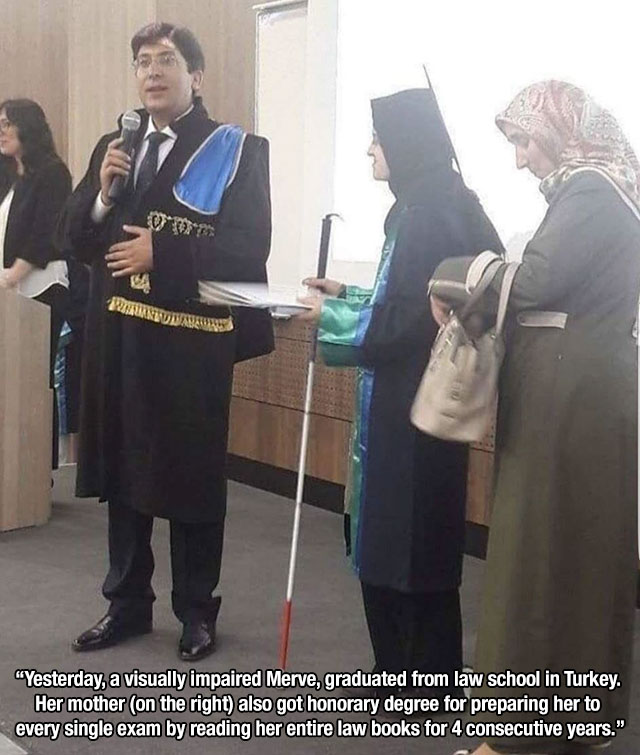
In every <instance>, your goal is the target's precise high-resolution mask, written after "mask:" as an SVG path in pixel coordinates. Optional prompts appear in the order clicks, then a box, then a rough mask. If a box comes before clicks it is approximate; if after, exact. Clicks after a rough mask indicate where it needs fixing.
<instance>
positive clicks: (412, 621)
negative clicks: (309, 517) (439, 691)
mask: <svg viewBox="0 0 640 755" xmlns="http://www.w3.org/2000/svg"><path fill="white" fill-rule="evenodd" d="M361 586H362V597H363V600H364V609H365V614H366V617H367V625H368V627H369V635H370V637H371V644H372V645H373V653H374V656H375V661H376V671H388V672H389V673H394V674H397V673H399V672H400V671H408V672H409V678H410V673H411V671H414V670H415V671H420V672H422V673H430V674H435V673H446V674H449V678H450V681H451V683H453V672H454V671H460V670H461V669H462V618H461V614H460V595H459V592H458V590H457V589H454V590H444V591H442V592H427V593H402V592H398V591H397V590H392V589H389V588H386V587H374V586H373V585H369V584H366V583H364V582H361ZM433 691H434V692H436V691H435V690H433Z"/></svg>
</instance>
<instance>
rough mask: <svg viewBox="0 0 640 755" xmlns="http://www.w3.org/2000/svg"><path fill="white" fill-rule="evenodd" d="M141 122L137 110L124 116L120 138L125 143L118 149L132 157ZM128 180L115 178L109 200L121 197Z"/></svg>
mask: <svg viewBox="0 0 640 755" xmlns="http://www.w3.org/2000/svg"><path fill="white" fill-rule="evenodd" d="M140 122H141V118H140V115H139V113H136V111H135V110H127V112H126V113H125V114H124V115H123V116H122V131H121V133H120V136H121V137H122V138H123V139H124V141H123V142H122V144H121V145H120V146H119V147H118V149H120V150H122V151H123V152H126V153H127V154H128V155H131V153H132V152H133V143H134V140H135V137H136V134H137V133H138V129H139V128H140ZM127 180H128V176H115V177H114V179H113V181H112V182H111V186H110V188H109V194H108V196H109V199H111V200H113V201H115V200H117V199H118V198H119V197H120V195H121V194H122V192H123V191H124V187H125V185H126V183H127Z"/></svg>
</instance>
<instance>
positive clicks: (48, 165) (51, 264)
mask: <svg viewBox="0 0 640 755" xmlns="http://www.w3.org/2000/svg"><path fill="white" fill-rule="evenodd" d="M0 155H1V158H0V287H1V288H5V289H15V290H17V291H18V292H19V293H20V294H22V295H23V296H27V297H29V298H32V299H36V300H37V301H39V302H42V303H43V304H46V305H48V306H49V307H50V308H51V338H50V345H51V350H50V370H49V375H50V387H51V388H53V372H54V364H55V357H56V351H57V344H58V338H59V336H60V330H61V328H62V323H63V322H64V311H65V304H66V300H67V293H68V292H67V289H68V286H69V281H68V276H67V265H66V263H65V262H64V261H63V260H61V259H60V256H59V253H58V252H57V251H56V249H55V248H54V246H53V243H52V236H53V231H54V229H55V226H56V223H57V220H58V214H59V212H60V210H61V209H62V206H63V205H64V203H65V201H66V199H67V197H68V196H69V194H70V193H71V175H70V174H69V171H68V170H67V166H66V165H65V164H64V163H63V162H62V160H61V159H60V158H59V157H58V155H57V153H56V148H55V145H54V143H53V136H52V135H51V129H50V128H49V124H48V123H47V120H46V118H45V115H44V112H43V111H42V108H41V107H40V105H38V104H37V103H36V102H33V101H32V100H26V99H19V100H5V102H3V103H2V104H0ZM53 405H54V423H53V446H52V454H53V463H52V466H53V468H54V469H56V468H57V466H58V463H57V456H58V454H57V438H58V430H57V407H56V402H55V399H54V402H53Z"/></svg>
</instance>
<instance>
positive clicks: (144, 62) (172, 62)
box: [131, 52, 179, 76]
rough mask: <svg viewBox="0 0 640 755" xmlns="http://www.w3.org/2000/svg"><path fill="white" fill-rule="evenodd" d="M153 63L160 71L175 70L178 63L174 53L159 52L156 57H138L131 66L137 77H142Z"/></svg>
mask: <svg viewBox="0 0 640 755" xmlns="http://www.w3.org/2000/svg"><path fill="white" fill-rule="evenodd" d="M153 63H157V65H158V67H159V68H161V69H162V70H169V69H171V68H177V66H178V64H179V61H178V57H177V55H176V54H175V53H174V52H161V53H159V54H158V55H138V57H137V58H136V59H135V60H134V61H133V63H132V64H131V65H132V66H133V70H134V71H135V72H136V75H137V76H144V74H145V73H148V71H149V70H150V69H151V65H152V64H153Z"/></svg>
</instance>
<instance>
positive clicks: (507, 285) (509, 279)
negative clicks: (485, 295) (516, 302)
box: [496, 262, 520, 336]
mask: <svg viewBox="0 0 640 755" xmlns="http://www.w3.org/2000/svg"><path fill="white" fill-rule="evenodd" d="M519 267H520V263H519V262H509V263H507V269H506V270H505V271H504V275H503V277H502V286H501V287H500V299H499V301H498V314H497V316H496V336H499V335H500V334H501V333H502V328H503V326H504V319H505V317H506V315H507V304H508V303H509V296H510V295H511V288H512V287H513V279H514V278H515V277H516V273H517V272H518V268H519Z"/></svg>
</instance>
